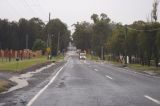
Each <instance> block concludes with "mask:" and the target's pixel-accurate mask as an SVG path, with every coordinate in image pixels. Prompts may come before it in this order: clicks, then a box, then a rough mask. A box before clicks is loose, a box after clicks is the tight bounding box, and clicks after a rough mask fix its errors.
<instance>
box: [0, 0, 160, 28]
mask: <svg viewBox="0 0 160 106" xmlns="http://www.w3.org/2000/svg"><path fill="white" fill-rule="evenodd" d="M152 3H153V0H0V18H1V19H4V18H7V19H9V20H10V21H13V20H16V21H17V20H19V18H22V17H23V18H26V19H30V18H32V17H39V18H40V19H42V20H43V21H48V13H49V12H51V18H60V19H61V20H62V21H63V22H65V23H66V24H67V25H68V26H69V27H70V26H71V25H72V24H74V23H76V22H77V21H89V22H92V21H91V19H90V16H91V15H92V14H93V13H97V14H100V13H106V14H107V15H108V16H109V17H110V18H111V20H112V21H115V22H121V23H123V24H131V23H132V22H133V21H135V20H144V21H146V20H147V17H150V13H151V10H152ZM158 14H159V15H160V6H159V7H158ZM158 20H160V17H158Z"/></svg>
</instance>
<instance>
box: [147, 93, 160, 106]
mask: <svg viewBox="0 0 160 106" xmlns="http://www.w3.org/2000/svg"><path fill="white" fill-rule="evenodd" d="M144 97H145V98H147V99H149V100H151V101H152V102H154V103H156V104H159V105H160V101H158V100H156V99H154V98H152V97H150V96H148V95H144Z"/></svg>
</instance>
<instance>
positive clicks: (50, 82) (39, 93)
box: [27, 64, 66, 106]
mask: <svg viewBox="0 0 160 106" xmlns="http://www.w3.org/2000/svg"><path fill="white" fill-rule="evenodd" d="M65 66H66V64H65V65H64V66H63V67H61V68H60V69H59V70H58V71H57V73H56V74H55V75H54V76H53V77H52V79H51V80H50V81H49V83H48V84H47V85H46V86H45V87H43V88H42V89H41V90H40V91H39V92H38V93H37V94H36V95H35V96H34V97H33V98H32V99H31V100H30V101H29V102H28V104H27V106H32V104H33V103H34V101H35V100H36V99H37V98H38V97H39V96H40V95H41V94H42V93H43V92H44V91H45V90H46V89H47V88H48V86H50V85H51V84H52V82H53V81H54V80H55V79H56V77H57V76H58V75H59V73H60V72H61V71H62V69H63V68H64V67H65Z"/></svg>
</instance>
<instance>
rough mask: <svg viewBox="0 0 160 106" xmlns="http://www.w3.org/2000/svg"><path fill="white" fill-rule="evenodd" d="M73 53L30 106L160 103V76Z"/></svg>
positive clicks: (143, 105)
mask: <svg viewBox="0 0 160 106" xmlns="http://www.w3.org/2000/svg"><path fill="white" fill-rule="evenodd" d="M70 54H72V55H70V57H69V58H68V61H67V63H66V64H65V65H64V66H63V67H59V71H58V72H57V73H56V74H55V75H54V76H53V77H52V78H51V81H50V82H49V83H48V84H47V85H46V86H45V87H44V88H42V89H41V90H40V92H38V93H37V94H36V95H35V96H34V97H33V98H32V99H31V100H30V102H28V106H160V78H157V77H152V76H146V75H143V74H140V73H135V72H134V71H130V70H127V69H122V68H118V67H114V66H112V65H110V64H101V63H96V62H92V61H87V60H86V61H85V60H79V59H78V55H77V54H76V53H74V52H70Z"/></svg>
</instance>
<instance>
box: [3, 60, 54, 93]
mask: <svg viewBox="0 0 160 106" xmlns="http://www.w3.org/2000/svg"><path fill="white" fill-rule="evenodd" d="M53 65H54V63H52V64H50V65H47V66H44V67H42V68H40V69H37V70H35V71H33V72H27V73H25V74H21V75H19V76H13V77H11V78H10V79H9V80H11V81H12V82H15V83H17V85H16V86H13V87H11V88H10V89H9V90H8V91H6V92H3V94H4V93H8V92H11V91H14V90H17V89H20V88H23V87H26V86H28V81H27V80H28V79H29V78H31V77H32V76H33V75H34V74H36V73H39V72H41V71H43V70H45V69H47V68H50V67H51V66H53Z"/></svg>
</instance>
